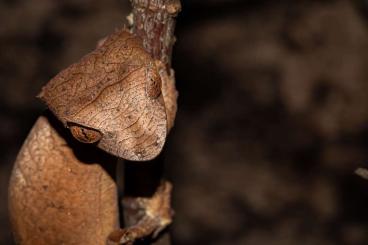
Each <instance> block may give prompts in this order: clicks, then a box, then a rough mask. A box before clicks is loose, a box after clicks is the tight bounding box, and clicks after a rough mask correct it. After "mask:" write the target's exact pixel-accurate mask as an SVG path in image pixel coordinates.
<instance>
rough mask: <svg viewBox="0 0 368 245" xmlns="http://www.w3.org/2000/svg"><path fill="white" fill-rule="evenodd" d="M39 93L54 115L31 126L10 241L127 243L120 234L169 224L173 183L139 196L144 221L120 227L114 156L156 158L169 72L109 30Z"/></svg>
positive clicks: (171, 96)
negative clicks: (140, 223)
mask: <svg viewBox="0 0 368 245" xmlns="http://www.w3.org/2000/svg"><path fill="white" fill-rule="evenodd" d="M39 97H40V98H41V99H42V100H43V101H44V102H45V103H46V104H47V106H48V108H49V109H50V111H51V112H52V113H50V112H47V113H45V114H44V115H43V116H41V117H40V118H39V119H38V120H37V122H36V123H35V125H34V126H33V128H32V130H31V132H30V133H29V135H28V137H27V139H26V141H25V142H24V144H23V146H22V148H21V150H20V152H19V154H18V157H17V159H16V163H15V166H14V169H13V172H12V176H11V180H10V186H9V209H10V216H11V223H12V227H13V230H14V234H15V238H16V241H17V243H19V244H25V245H28V244H29V245H31V244H37V245H42V244H67V245H69V244H106V243H107V242H108V236H109V235H110V241H109V242H110V243H114V242H116V243H125V242H131V240H129V237H128V235H127V234H135V236H142V235H149V234H152V233H153V234H156V233H158V231H160V230H162V229H163V228H164V227H166V226H167V225H168V224H169V223H170V222H171V212H170V190H171V187H170V185H169V184H168V183H163V184H162V187H160V188H159V190H158V191H157V193H156V194H155V195H154V197H152V201H149V200H150V199H147V200H146V199H139V200H138V201H137V203H139V206H140V208H143V210H146V211H147V210H150V211H149V212H148V211H147V212H148V213H147V215H144V217H143V218H142V220H143V221H142V222H143V223H144V222H145V224H146V225H147V224H149V225H148V226H146V227H148V228H147V229H146V230H143V231H141V232H140V233H134V230H137V228H138V229H139V226H136V227H133V228H132V229H131V230H129V229H127V230H119V218H118V217H119V211H118V200H117V187H116V183H115V180H114V176H111V172H113V170H112V169H114V167H115V162H116V159H115V158H114V157H112V156H111V155H113V156H117V157H120V158H123V159H128V160H134V161H146V160H150V159H153V158H155V157H156V156H157V155H158V154H159V153H160V152H161V150H162V148H163V145H164V143H165V139H166V136H167V133H168V131H169V130H170V129H171V127H172V126H173V123H174V119H175V114H176V98H177V92H176V89H175V80H174V73H173V71H172V70H171V72H170V74H168V72H167V70H166V68H165V66H164V65H163V64H162V63H161V62H160V61H157V60H154V59H153V58H152V57H151V56H150V54H149V53H147V52H146V51H145V49H144V48H143V46H142V41H141V40H140V38H138V37H136V36H135V35H134V34H131V33H130V32H129V31H127V30H125V29H123V30H120V31H116V32H115V33H114V34H112V35H111V36H109V37H108V38H106V39H105V40H104V41H103V42H102V43H101V44H99V46H98V47H97V49H96V50H94V51H93V52H91V53H90V54H88V55H86V56H85V57H83V58H82V59H81V60H80V61H79V62H77V63H75V64H72V65H71V66H69V67H68V68H67V69H65V70H63V71H62V72H60V73H59V74H58V75H57V76H55V77H54V78H53V79H52V80H50V81H49V83H48V84H47V85H46V86H45V87H43V89H42V92H41V93H40V95H39ZM65 129H69V132H68V130H65ZM72 136H73V137H72ZM75 139H76V140H75ZM77 140H78V141H79V142H78V141H77ZM80 142H82V143H80ZM85 143H87V144H85ZM95 146H97V147H98V148H99V149H101V150H98V149H97V148H95ZM168 185H169V186H168ZM163 203H165V205H162V204H163ZM145 205H151V206H150V208H147V207H148V206H147V207H146V206H145ZM124 232H125V233H124ZM117 234H120V236H121V237H120V238H119V236H117ZM137 234H138V235H137ZM127 237H128V238H127Z"/></svg>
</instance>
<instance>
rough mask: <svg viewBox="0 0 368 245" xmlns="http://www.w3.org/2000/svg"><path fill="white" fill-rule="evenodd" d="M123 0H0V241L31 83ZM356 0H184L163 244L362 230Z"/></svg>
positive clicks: (95, 31)
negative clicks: (170, 197) (168, 237)
mask: <svg viewBox="0 0 368 245" xmlns="http://www.w3.org/2000/svg"><path fill="white" fill-rule="evenodd" d="M129 11H130V7H129V1H128V0H124V1H122V0H120V1H118V0H104V1H98V0H66V1H57V0H27V1H26V0H2V1H1V2H0V145H1V147H0V156H1V158H0V187H1V188H0V200H1V201H0V204H1V205H0V228H1V229H0V244H12V237H11V231H10V227H9V221H8V210H7V201H6V200H7V186H8V181H9V175H10V171H11V168H12V164H13V162H14V160H15V156H16V154H17V151H18V150H19V148H20V146H21V144H22V141H23V140H24V139H25V137H26V135H27V133H28V131H29V129H30V128H31V127H32V125H33V123H34V121H35V120H36V118H37V117H38V115H40V114H41V112H42V111H43V110H44V109H45V107H44V105H42V104H41V103H40V102H39V101H38V100H37V99H35V95H36V94H37V93H38V92H39V91H40V88H41V86H42V85H43V84H45V83H46V82H47V81H48V80H49V79H50V78H51V77H53V76H54V75H55V74H57V72H58V71H60V70H61V69H62V68H65V67H66V66H68V64H71V63H72V62H75V61H77V60H78V59H79V58H80V57H81V56H83V55H84V54H86V53H87V52H88V51H90V50H92V49H93V48H94V47H95V45H96V43H97V41H98V40H99V39H101V38H102V37H104V36H106V35H107V34H108V33H110V32H112V31H113V30H114V29H115V28H118V27H121V26H122V25H123V23H124V22H125V16H126V15H127V14H128V13H129ZM367 17H368V2H367V1H348V0H344V1H343V0H340V1H333V0H330V1H315V0H300V1H292V0H290V1H286V0H284V1H271V0H269V1H266V0H252V1H249V0H248V1H246V0H227V1H225V0H202V1H195V0H184V1H183V11H182V13H181V14H180V17H179V18H178V25H177V31H176V36H177V39H178V40H177V43H176V46H175V50H174V60H173V66H174V68H175V70H176V76H177V87H178V90H179V93H180V97H179V112H178V116H177V120H176V126H175V128H174V130H173V131H172V133H171V135H170V137H169V140H168V142H167V147H166V152H165V154H166V155H165V157H166V159H165V161H166V175H167V176H168V178H169V179H170V180H172V182H173V183H174V208H175V211H176V218H175V223H174V225H173V227H172V234H173V235H172V238H173V242H174V244H178V245H184V244H185V245H194V244H216V245H222V244H233V245H234V244H239V245H243V244H244V245H259V244H260V245H262V244H268V245H289V244H290V245H293V244H301V245H309V244H310V245H319V244H323V245H325V244H326V245H328V244H349V245H350V244H351V245H355V244H356V245H358V244H368V180H364V179H361V178H360V177H358V176H356V175H354V170H355V169H356V168H357V167H368V18H367Z"/></svg>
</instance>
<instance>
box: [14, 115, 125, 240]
mask: <svg viewBox="0 0 368 245" xmlns="http://www.w3.org/2000/svg"><path fill="white" fill-rule="evenodd" d="M49 118H50V117H49ZM58 123H59V122H57V121H56V119H54V120H50V119H48V118H47V117H44V116H42V117H40V118H39V119H38V121H37V122H36V124H35V125H34V127H33V129H32V130H31V132H30V134H29V136H28V138H27V139H26V141H25V142H24V145H23V147H22V149H21V151H20V152H19V155H18V157H17V160H16V163H15V166H14V169H13V172H12V176H11V180H10V186H9V211H10V217H11V223H12V227H13V232H14V236H15V239H16V241H17V243H19V244H22V245H46V244H47V245H51V244H55V245H56V244H68V245H72V244H75V245H80V244H101V245H102V244H105V243H106V238H107V236H108V235H109V234H110V233H111V232H112V231H113V230H116V229H117V228H119V219H118V212H119V211H118V201H117V188H116V184H115V182H114V180H113V179H112V178H111V177H110V175H109V172H108V171H107V170H108V168H106V169H105V167H103V166H107V167H110V168H112V167H115V165H114V164H113V162H116V159H115V158H114V157H111V156H109V155H108V154H107V153H104V152H103V151H101V150H98V149H96V148H94V149H93V150H94V151H93V152H94V153H93V152H90V150H91V149H90V148H91V146H90V145H85V144H81V143H79V142H77V141H76V140H74V139H72V138H71V137H70V140H65V139H67V138H68V137H67V135H65V134H64V133H63V132H62V131H65V130H64V128H63V126H62V125H60V126H61V129H60V130H56V128H58V127H57V124H58ZM59 124H60V123H59ZM92 148H93V146H92Z"/></svg>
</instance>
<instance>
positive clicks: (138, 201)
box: [108, 181, 172, 245]
mask: <svg viewBox="0 0 368 245" xmlns="http://www.w3.org/2000/svg"><path fill="white" fill-rule="evenodd" d="M171 190H172V185H171V184H170V183H169V182H167V181H166V182H162V183H161V185H160V186H159V187H158V188H157V190H156V192H155V194H154V195H153V196H152V197H150V198H143V197H125V198H124V199H123V206H124V211H125V217H126V219H125V220H126V225H127V228H125V229H119V230H115V231H114V232H112V233H111V234H110V235H109V237H108V245H117V244H132V243H133V242H134V241H136V240H137V239H139V238H142V237H146V236H150V235H152V237H153V238H155V237H157V235H158V234H159V233H160V232H161V231H162V230H163V229H165V228H166V227H167V226H168V225H169V224H171V222H172V210H171V204H170V201H171Z"/></svg>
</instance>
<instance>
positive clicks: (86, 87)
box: [39, 32, 167, 161]
mask: <svg viewBox="0 0 368 245" xmlns="http://www.w3.org/2000/svg"><path fill="white" fill-rule="evenodd" d="M114 35H115V36H113V37H109V38H107V40H106V41H105V42H104V43H103V44H102V46H100V47H99V48H98V49H97V50H95V51H93V52H92V53H90V54H88V55H87V56H85V57H83V58H82V59H81V60H80V61H79V62H77V63H75V64H73V65H71V66H70V67H68V68H66V69H65V70H63V71H62V72H60V73H59V74H58V75H57V76H55V77H54V78H53V79H51V80H50V81H49V82H48V83H47V84H46V86H44V88H43V89H42V93H41V94H40V96H39V97H40V98H41V99H42V100H43V101H44V102H45V103H46V104H47V105H48V107H49V109H50V110H51V111H52V112H53V113H54V114H55V115H56V116H57V118H58V119H59V120H60V121H62V122H63V124H64V125H65V126H66V127H67V128H69V130H70V132H71V134H72V135H73V137H74V138H76V139H77V140H78V141H80V142H82V143H95V144H96V146H97V147H99V148H100V149H102V150H104V151H106V152H108V153H110V154H112V155H115V156H117V157H120V158H123V159H127V160H133V161H147V160H151V159H153V158H155V157H156V156H157V155H158V154H159V153H160V152H161V150H162V148H163V145H164V143H165V140H166V136H167V116H166V108H165V103H164V99H163V95H162V92H161V85H162V81H161V77H160V74H159V72H158V68H157V66H156V64H155V61H154V60H153V59H152V57H151V56H150V55H149V54H148V53H147V52H146V51H145V50H144V48H143V47H141V44H140V43H139V40H137V38H135V37H133V36H131V34H127V33H125V32H120V33H115V34H114ZM126 35H128V36H126ZM116 47H124V49H122V48H120V49H119V48H116ZM126 49H131V50H130V51H129V50H128V51H127V50H126Z"/></svg>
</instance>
